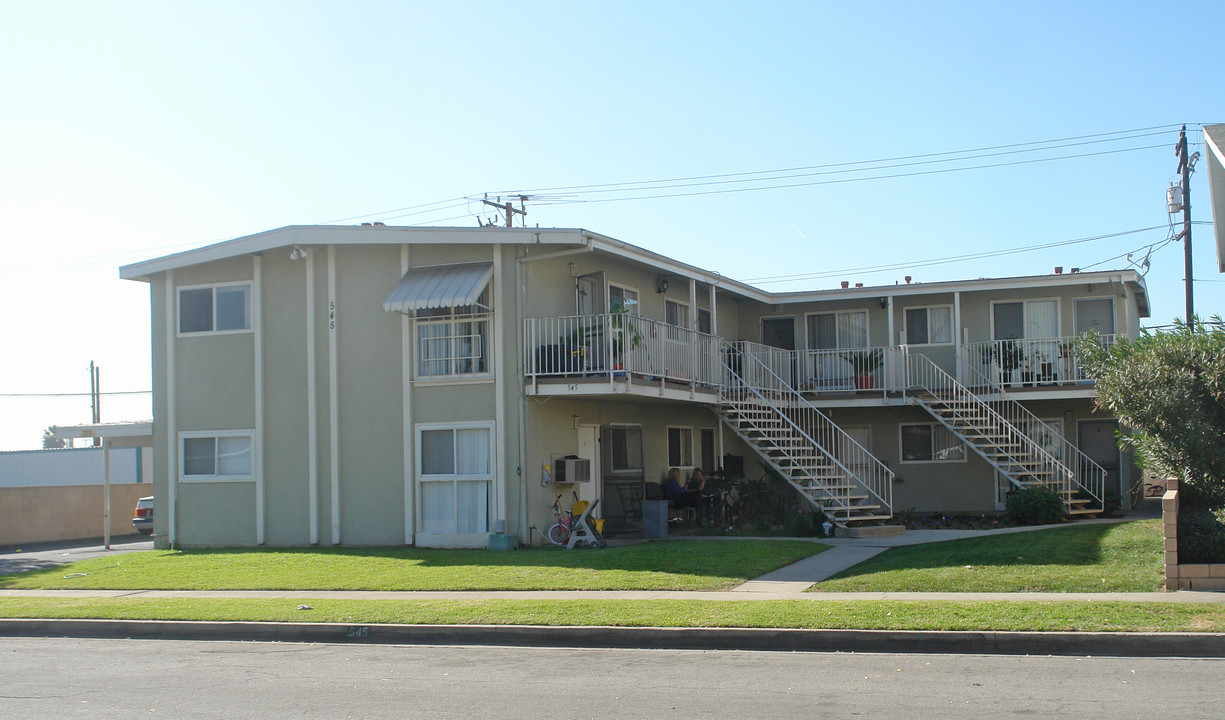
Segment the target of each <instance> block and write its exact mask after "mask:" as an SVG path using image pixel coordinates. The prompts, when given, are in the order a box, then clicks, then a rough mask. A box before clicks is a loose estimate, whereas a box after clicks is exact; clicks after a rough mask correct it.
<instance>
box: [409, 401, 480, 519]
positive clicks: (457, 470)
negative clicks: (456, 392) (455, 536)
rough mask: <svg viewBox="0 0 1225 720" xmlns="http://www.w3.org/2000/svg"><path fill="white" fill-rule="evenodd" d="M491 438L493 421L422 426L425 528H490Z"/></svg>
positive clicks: (420, 448) (419, 449)
mask: <svg viewBox="0 0 1225 720" xmlns="http://www.w3.org/2000/svg"><path fill="white" fill-rule="evenodd" d="M492 437H493V427H492V424H491V423H487V424H481V425H459V426H452V427H445V426H427V427H421V428H420V429H419V431H418V434H417V454H418V463H419V467H420V483H419V487H420V493H419V497H420V498H421V532H424V533H483V532H488V531H489V486H490V482H491V481H492V480H493V462H492V444H491V440H492Z"/></svg>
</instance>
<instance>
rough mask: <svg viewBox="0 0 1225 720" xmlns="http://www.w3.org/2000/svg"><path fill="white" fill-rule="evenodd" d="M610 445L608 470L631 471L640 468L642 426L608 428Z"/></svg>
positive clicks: (639, 469)
mask: <svg viewBox="0 0 1225 720" xmlns="http://www.w3.org/2000/svg"><path fill="white" fill-rule="evenodd" d="M608 433H609V438H610V440H611V442H610V443H609V444H610V445H611V446H612V463H611V468H610V471H611V472H614V473H618V472H633V471H641V470H642V428H640V427H621V426H613V427H611V428H609V429H608Z"/></svg>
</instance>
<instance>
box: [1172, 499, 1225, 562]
mask: <svg viewBox="0 0 1225 720" xmlns="http://www.w3.org/2000/svg"><path fill="white" fill-rule="evenodd" d="M1223 520H1225V511H1221V510H1218V511H1216V512H1209V511H1207V510H1190V511H1186V510H1183V511H1180V512H1179V513H1178V562H1180V563H1225V522H1223Z"/></svg>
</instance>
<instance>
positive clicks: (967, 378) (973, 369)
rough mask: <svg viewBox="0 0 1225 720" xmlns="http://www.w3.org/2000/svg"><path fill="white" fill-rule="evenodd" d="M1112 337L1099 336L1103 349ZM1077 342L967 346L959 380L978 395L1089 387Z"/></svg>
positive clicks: (1072, 339)
mask: <svg viewBox="0 0 1225 720" xmlns="http://www.w3.org/2000/svg"><path fill="white" fill-rule="evenodd" d="M1115 337H1116V336H1114V335H1100V336H1099V338H1100V342H1101V343H1102V346H1103V347H1105V348H1110V346H1111V345H1114V342H1115ZM1076 341H1077V338H1075V337H1061V338H1045V339H1041V340H993V341H990V342H980V343H970V344H969V345H966V346H964V347H963V351H962V354H961V358H962V363H964V368H963V369H962V372H960V373H959V375H960V380H961V382H963V383H964V384H965V385H966V386H967V387H969V388H971V389H973V390H975V391H977V392H988V391H990V390H991V387H990V384H997V385H1000V386H1003V387H1004V388H1006V389H1007V388H1018V387H1019V388H1027V387H1028V388H1033V387H1052V386H1057V385H1079V384H1091V383H1092V382H1093V381H1092V379H1090V378H1089V377H1088V376H1086V375H1085V373H1084V370H1083V368H1081V366H1080V359H1079V358H1077V356H1076ZM984 379H985V380H986V381H989V382H984Z"/></svg>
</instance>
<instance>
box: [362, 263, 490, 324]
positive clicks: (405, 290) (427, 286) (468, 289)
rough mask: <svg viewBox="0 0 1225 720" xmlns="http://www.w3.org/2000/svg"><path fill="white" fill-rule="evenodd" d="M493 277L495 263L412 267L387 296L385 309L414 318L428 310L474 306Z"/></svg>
mask: <svg viewBox="0 0 1225 720" xmlns="http://www.w3.org/2000/svg"><path fill="white" fill-rule="evenodd" d="M492 277H493V263H492V262H477V263H462V264H458V265H431V266H426V267H416V268H411V269H409V271H408V272H406V273H404V277H403V278H401V279H400V282H399V283H398V284H397V285H396V286H395V288H394V289H392V291H391V294H390V295H388V296H387V300H386V301H384V302H383V309H384V310H386V311H387V312H391V311H393V310H394V311H395V312H401V313H404V314H405V315H412V314H413V313H415V312H417V311H418V310H426V309H428V308H444V307H463V306H465V305H473V304H475V303H476V299H477V298H479V297H480V296H481V293H482V292H484V291H485V288H486V287H488V285H489V280H490V278H492Z"/></svg>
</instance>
